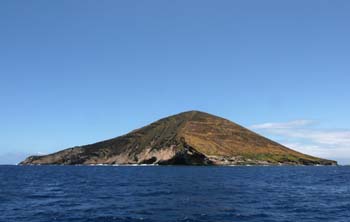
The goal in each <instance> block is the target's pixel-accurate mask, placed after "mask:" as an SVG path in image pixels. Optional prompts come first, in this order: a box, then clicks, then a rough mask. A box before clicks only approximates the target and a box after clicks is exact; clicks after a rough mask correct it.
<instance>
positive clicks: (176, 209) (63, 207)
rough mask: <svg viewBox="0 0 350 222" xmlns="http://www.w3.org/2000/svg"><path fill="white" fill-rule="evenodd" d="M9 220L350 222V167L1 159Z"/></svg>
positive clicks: (2, 196)
mask: <svg viewBox="0 0 350 222" xmlns="http://www.w3.org/2000/svg"><path fill="white" fill-rule="evenodd" d="M0 221H1V222H12V221H15V222H22V221H23V222H41V221H42V222H50V221H62V222H63V221H64V222H68V221H69V222H75V221H77V222H78V221H79V222H85V221H86V222H87V221H91V222H108V221H126V222H133V221H155V222H158V221H165V222H171V221H210V222H223V221H230V222H234V221H259V222H261V221H271V222H272V221H292V222H295V221H317V222H319V221H332V222H334V221H344V222H345V221H346V222H348V221H350V167H103V166H101V167H92V166H0Z"/></svg>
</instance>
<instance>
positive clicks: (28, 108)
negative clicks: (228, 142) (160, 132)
mask: <svg viewBox="0 0 350 222" xmlns="http://www.w3.org/2000/svg"><path fill="white" fill-rule="evenodd" d="M349 11H350V2H349V1H345V0H344V1H321V0H317V1H316V0H310V1H301V0H300V1H298V0H297V1H278V0H276V1H257V0H256V1H250V0H248V1H243V0H242V1H229V0H227V1H224V0H223V1H203V0H198V1H197V0H196V1H193V0H190V1H188V0H183V1H164V0H162V1H153V0H151V1H97V0H95V1H82V0H81V1H80V0H77V1H68V0H67V1H44V0H42V1H40V0H36V1H31V0H27V1H18V0H3V1H1V2H0V104H1V109H0V135H1V136H0V156H1V158H0V163H14V162H16V161H19V160H20V159H21V158H23V157H24V156H25V155H28V154H36V153H50V152H53V151H57V150H60V149H62V148H67V147H71V146H75V145H82V144H87V143H92V142H96V141H99V140H102V139H107V138H111V137H115V136H118V135H120V134H123V133H126V132H128V131H130V130H132V129H134V128H137V127H140V126H143V125H146V124H148V123H150V122H152V121H154V120H156V119H159V118H162V117H165V116H168V115H171V114H175V113H178V112H182V111H186V110H202V111H205V112H209V113H213V114H216V115H219V116H222V117H225V118H227V119H230V120H232V121H235V122H237V123H239V124H241V125H244V126H246V127H248V128H250V129H253V130H255V131H257V132H259V133H261V134H263V135H265V136H268V137H270V138H272V139H275V140H277V141H278V142H280V143H283V144H286V145H288V146H290V147H292V148H294V149H297V150H299V151H302V152H307V153H309V154H313V155H318V156H322V157H325V158H332V159H336V160H338V161H340V162H341V163H350V145H349V144H350V142H349V138H350V118H349V111H350V104H349V101H350V90H349V85H350V63H349V61H350V43H349V39H350V29H349V26H350V24H349V23H350V13H349Z"/></svg>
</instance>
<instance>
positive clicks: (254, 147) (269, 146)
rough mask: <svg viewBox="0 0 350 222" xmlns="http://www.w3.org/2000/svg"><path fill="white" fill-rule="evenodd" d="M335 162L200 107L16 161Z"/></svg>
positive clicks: (282, 163)
mask: <svg viewBox="0 0 350 222" xmlns="http://www.w3.org/2000/svg"><path fill="white" fill-rule="evenodd" d="M127 164H157V165H337V162H336V161H333V160H327V159H322V158H318V157H313V156H310V155H306V154H303V153H300V152H297V151H295V150H292V149H289V148H287V147H285V146H283V145H281V144H279V143H277V142H274V141H272V140H270V139H267V138H265V137H263V136H261V135H259V134H257V133H255V132H252V131H250V130H248V129H246V128H244V127H242V126H240V125H238V124H236V123H234V122H232V121H229V120H227V119H224V118H221V117H218V116H214V115H211V114H208V113H205V112H200V111H188V112H183V113H179V114H177V115H173V116H169V117H166V118H163V119H160V120H158V121H156V122H153V123H151V124H149V125H147V126H145V127H142V128H140V129H136V130H134V131H131V132H130V133H127V134H125V135H122V136H119V137H116V138H113V139H109V140H105V141H101V142H97V143H94V144H89V145H84V146H76V147H72V148H68V149H64V150H62V151H59V152H56V153H52V154H49V155H42V156H30V157H28V158H27V159H25V160H24V161H22V162H21V163H20V165H127Z"/></svg>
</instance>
